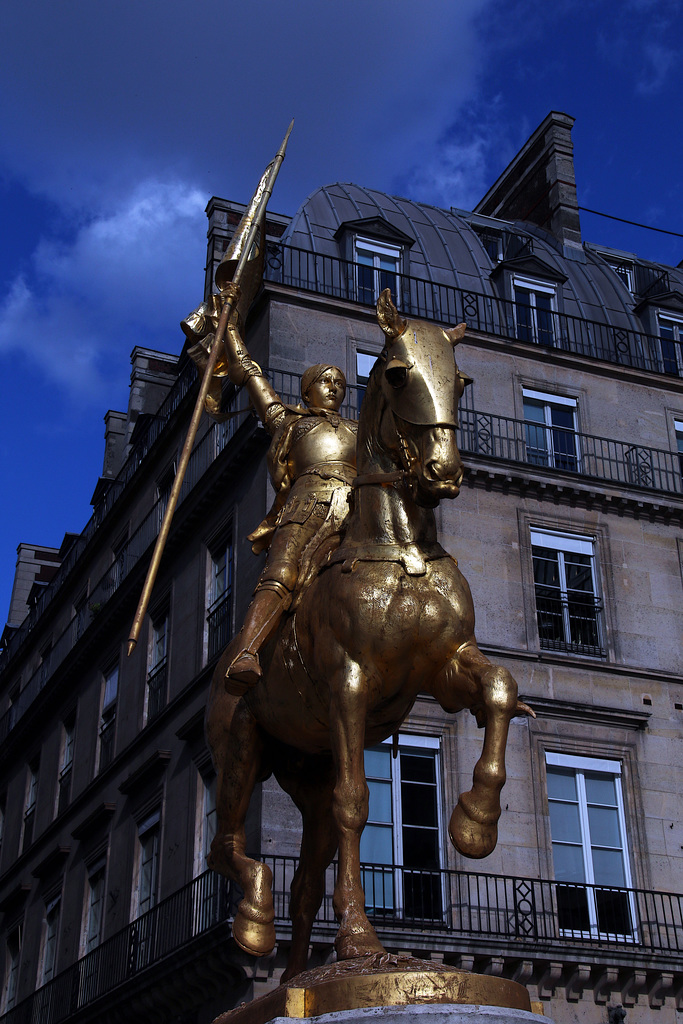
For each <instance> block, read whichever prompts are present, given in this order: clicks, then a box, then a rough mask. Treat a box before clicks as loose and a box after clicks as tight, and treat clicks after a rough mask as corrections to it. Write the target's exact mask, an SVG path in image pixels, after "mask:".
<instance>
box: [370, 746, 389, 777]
mask: <svg viewBox="0 0 683 1024" xmlns="http://www.w3.org/2000/svg"><path fill="white" fill-rule="evenodd" d="M365 774H366V776H367V777H368V778H374V779H390V778H391V753H390V752H389V751H388V750H366V751H365Z"/></svg>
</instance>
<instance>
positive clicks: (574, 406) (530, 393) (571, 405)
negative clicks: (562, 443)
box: [522, 387, 581, 473]
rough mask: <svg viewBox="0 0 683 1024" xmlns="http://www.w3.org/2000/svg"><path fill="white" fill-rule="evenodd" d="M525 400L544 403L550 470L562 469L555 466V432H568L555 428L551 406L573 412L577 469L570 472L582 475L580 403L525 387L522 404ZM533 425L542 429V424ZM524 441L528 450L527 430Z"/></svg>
mask: <svg viewBox="0 0 683 1024" xmlns="http://www.w3.org/2000/svg"><path fill="white" fill-rule="evenodd" d="M525 398H529V399H531V401H533V402H542V403H543V416H544V420H545V437H546V445H547V447H546V450H547V452H548V468H549V469H557V468H561V467H557V466H556V465H555V462H554V460H555V455H556V453H555V450H554V446H553V430H558V429H561V430H562V433H566V432H567V431H566V430H565V429H562V428H558V427H556V426H553V422H552V416H551V411H550V409H551V406H553V405H560V406H564V407H565V408H568V409H571V410H572V413H573V416H572V419H573V422H574V427H573V432H574V459H575V461H576V467H575V469H574V470H569V471H568V472H575V473H580V472H581V450H580V445H579V437H578V430H577V410H578V402H577V400H576V399H575V398H567V397H565V396H564V395H555V394H552V393H551V392H549V391H535V390H534V389H533V388H525V387H523V388H522V402H523V401H524V399H525ZM522 412H524V407H523V405H522ZM524 422H525V424H526V422H527V421H526V418H525V420H524ZM530 423H531V421H530ZM533 425H534V426H537V427H541V424H540V423H538V424H533ZM541 429H543V428H542V427H541ZM524 440H525V444H526V447H527V448H528V447H529V445H528V442H527V431H526V430H525V432H524ZM562 454H563V453H560V455H562ZM531 465H533V463H531Z"/></svg>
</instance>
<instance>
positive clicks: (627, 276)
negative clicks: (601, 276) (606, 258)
mask: <svg viewBox="0 0 683 1024" xmlns="http://www.w3.org/2000/svg"><path fill="white" fill-rule="evenodd" d="M609 265H610V267H611V268H612V270H613V271H614V273H615V274H616V275H617V277H618V278H620V279H621V280H622V281H623V283H624V285H625V286H626V287H627V288H628V290H629V291H630V292H631V293H633V289H634V284H633V266H632V264H629V263H610V264H609Z"/></svg>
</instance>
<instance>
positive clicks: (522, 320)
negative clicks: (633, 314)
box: [265, 242, 683, 376]
mask: <svg viewBox="0 0 683 1024" xmlns="http://www.w3.org/2000/svg"><path fill="white" fill-rule="evenodd" d="M360 269H361V268H360V264H356V263H351V262H348V261H347V260H342V259H339V258H338V257H335V256H327V255H323V254H321V253H314V252H310V251H309V250H307V249H297V248H294V247H292V246H287V245H283V244H282V243H278V242H274V243H272V244H271V245H270V246H269V253H268V260H267V263H266V275H265V276H266V278H267V279H268V280H269V281H273V282H274V283H279V284H284V285H288V286H289V287H292V288H297V289H299V290H302V291H310V292H315V293H317V294H319V295H328V296H330V297H331V298H337V299H346V300H347V301H349V302H354V303H358V304H359V305H368V306H371V305H373V304H374V302H375V300H376V295H374V294H373V295H370V294H368V290H367V289H366V288H365V287H364V285H363V278H362V276H361V274H359V271H360ZM391 277H392V278H393V279H394V281H395V283H394V285H393V287H392V291H393V292H394V293H395V295H394V299H395V301H396V304H397V306H398V307H399V309H400V310H401V312H402V313H403V314H404V315H405V316H417V317H421V318H423V319H426V320H436V321H437V322H439V323H443V324H456V323H460V322H461V321H463V320H464V321H465V322H466V323H467V325H468V327H469V328H470V330H475V331H481V332H483V333H485V334H493V335H495V336H497V337H501V338H509V339H511V340H518V341H530V342H532V343H535V344H539V345H543V346H545V347H550V348H555V349H559V350H562V351H564V352H572V353H574V354H575V355H579V356H582V357H584V358H587V359H600V360H603V361H606V362H609V363H616V364H617V365H619V366H631V367H635V368H638V369H641V370H647V371H650V372H654V373H666V374H670V375H672V376H681V375H683V346H681V344H680V343H675V351H674V350H670V349H669V348H665V350H664V351H663V350H662V345H661V339H660V338H659V337H657V336H654V335H649V334H646V333H645V332H643V331H637V330H633V329H632V328H631V327H628V326H626V325H624V326H622V327H617V326H614V325H612V324H607V323H600V322H598V321H594V320H585V319H583V318H582V317H577V316H571V315H570V314H568V313H560V312H556V311H553V312H551V313H550V314H549V315H548V317H547V318H545V319H544V323H543V325H542V329H541V328H540V327H538V326H534V325H533V324H531V323H530V321H529V307H528V306H526V305H524V304H522V303H516V302H512V301H511V300H509V299H502V298H498V297H497V296H494V295H484V294H482V293H480V292H476V291H473V290H471V289H464V288H456V287H455V286H454V285H450V284H440V283H439V282H438V281H429V280H425V279H422V278H418V277H412V276H410V275H408V274H392V275H391Z"/></svg>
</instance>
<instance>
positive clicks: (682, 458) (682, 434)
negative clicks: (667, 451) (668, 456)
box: [674, 420, 683, 479]
mask: <svg viewBox="0 0 683 1024" xmlns="http://www.w3.org/2000/svg"><path fill="white" fill-rule="evenodd" d="M674 433H675V435H676V448H677V450H678V462H679V465H680V470H681V478H682V479H683V420H674Z"/></svg>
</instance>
